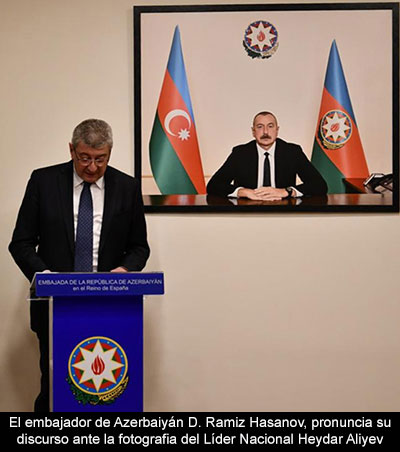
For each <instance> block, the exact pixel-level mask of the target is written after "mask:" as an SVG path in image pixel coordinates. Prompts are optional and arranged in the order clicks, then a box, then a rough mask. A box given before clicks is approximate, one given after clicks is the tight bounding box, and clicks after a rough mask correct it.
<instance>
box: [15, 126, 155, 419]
mask: <svg viewBox="0 0 400 452" xmlns="http://www.w3.org/2000/svg"><path fill="white" fill-rule="evenodd" d="M112 146H113V139H112V131H111V128H110V126H109V125H108V124H107V123H106V122H104V121H102V120H98V119H88V120H86V121H83V122H82V123H80V124H79V125H78V126H77V127H76V128H75V130H74V132H73V136H72V140H71V143H70V145H69V147H70V154H71V161H69V162H67V163H62V164H59V165H54V166H50V167H47V168H41V169H38V170H35V171H33V173H32V175H31V178H30V180H29V182H28V185H27V188H26V192H25V196H24V199H23V201H22V205H21V207H20V210H19V213H18V218H17V223H16V226H15V229H14V233H13V236H12V240H11V243H10V245H9V250H10V252H11V254H12V256H13V258H14V260H15V262H16V263H17V265H18V266H19V267H20V269H21V270H22V272H23V273H24V275H25V276H26V277H27V278H28V279H29V281H31V280H32V279H33V277H34V274H35V273H36V272H43V271H51V272H73V271H104V272H108V271H111V272H127V271H139V270H142V268H143V267H144V266H145V264H146V261H147V259H148V256H149V254H150V249H149V246H148V243H147V233H146V223H145V218H144V213H143V202H142V197H141V191H140V186H139V182H138V180H137V179H134V178H133V177H131V176H128V175H127V174H124V173H122V172H121V171H118V170H117V169H115V168H112V167H110V166H108V162H109V159H110V155H111V149H112ZM88 225H89V226H88ZM31 328H32V330H33V331H35V332H36V333H37V335H38V338H39V346H40V352H41V358H40V367H41V371H42V378H41V393H40V394H39V397H38V398H37V399H36V402H35V411H48V410H49V389H48V388H49V369H48V359H49V358H48V346H49V342H48V341H49V339H48V304H47V302H46V301H38V300H33V301H32V302H31Z"/></svg>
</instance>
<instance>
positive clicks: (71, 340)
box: [53, 296, 143, 412]
mask: <svg viewBox="0 0 400 452" xmlns="http://www.w3.org/2000/svg"><path fill="white" fill-rule="evenodd" d="M142 394H143V303H142V297H141V296H124V297H120V296H114V297H113V296H107V297H94V296H84V297H80V296H73V297H71V296H70V297H63V296H61V297H55V298H54V301H53V410H54V411H87V412H99V411H100V412H104V411H143V395H142Z"/></svg>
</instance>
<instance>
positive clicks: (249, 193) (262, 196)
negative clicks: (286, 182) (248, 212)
mask: <svg viewBox="0 0 400 452" xmlns="http://www.w3.org/2000/svg"><path fill="white" fill-rule="evenodd" d="M238 196H239V198H248V199H252V200H254V201H280V200H281V199H282V198H286V197H287V196H288V192H287V191H286V190H285V189H284V188H273V187H260V188H256V189H255V190H253V189H251V188H241V189H240V190H239V191H238Z"/></svg>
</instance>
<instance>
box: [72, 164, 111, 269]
mask: <svg viewBox="0 0 400 452" xmlns="http://www.w3.org/2000/svg"><path fill="white" fill-rule="evenodd" d="M73 177H74V180H73V192H74V237H75V238H76V228H77V226H78V211H79V200H80V196H81V192H82V189H83V182H84V181H83V179H81V178H80V177H79V176H78V175H77V174H76V171H75V168H74V176H73ZM90 192H91V194H92V200H93V271H94V272H95V271H97V265H98V262H99V244H100V233H101V224H102V221H103V210H104V176H103V177H100V179H98V180H97V181H96V182H94V183H93V184H91V186H90Z"/></svg>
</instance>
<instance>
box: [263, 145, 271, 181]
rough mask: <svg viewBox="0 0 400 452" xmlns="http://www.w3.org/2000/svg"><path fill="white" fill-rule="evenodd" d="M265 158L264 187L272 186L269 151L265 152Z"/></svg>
mask: <svg viewBox="0 0 400 452" xmlns="http://www.w3.org/2000/svg"><path fill="white" fill-rule="evenodd" d="M264 155H265V160H264V179H263V187H270V186H271V168H270V166H269V158H268V156H269V154H268V152H264Z"/></svg>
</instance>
